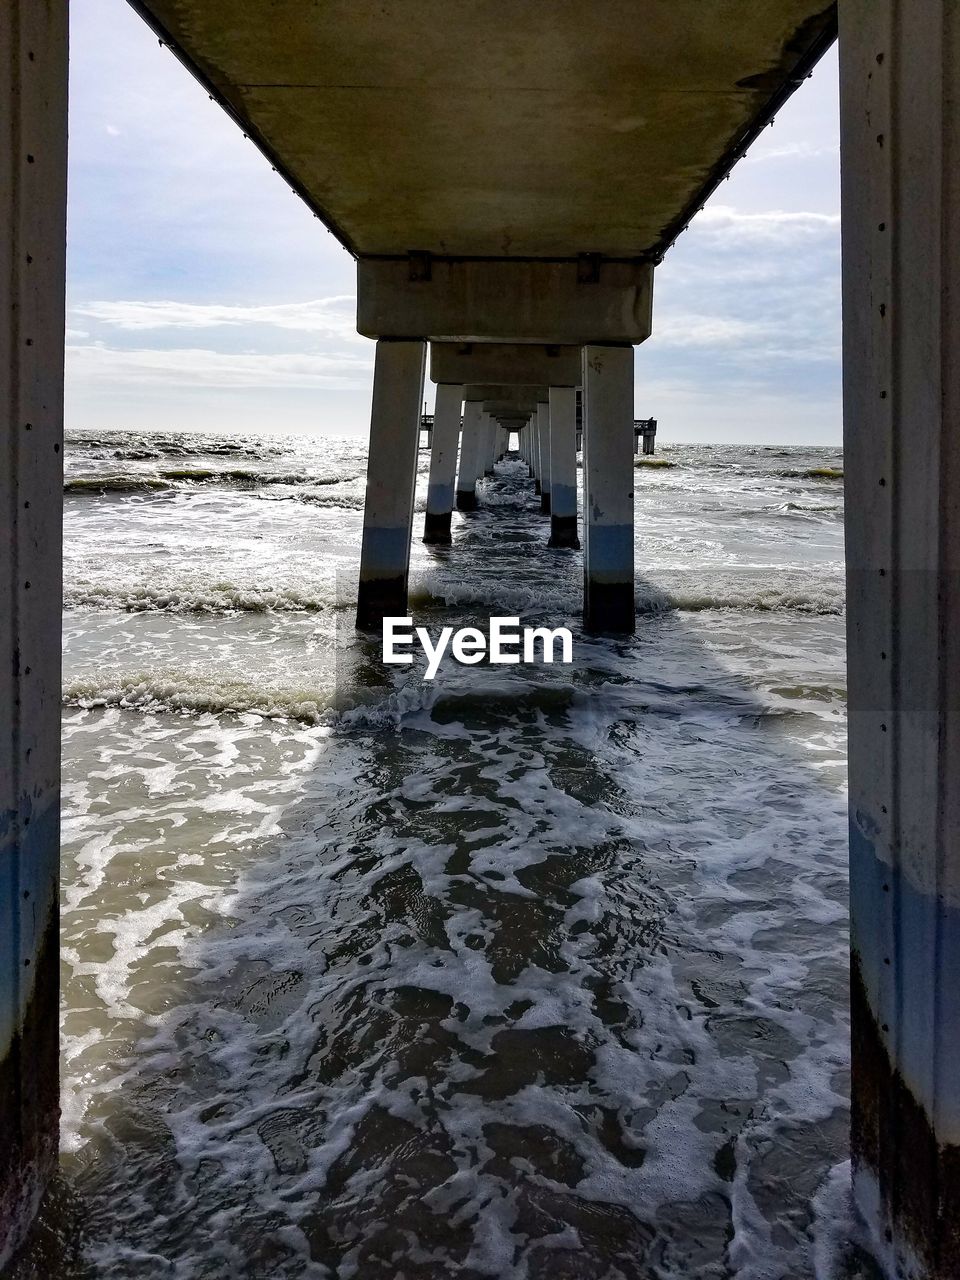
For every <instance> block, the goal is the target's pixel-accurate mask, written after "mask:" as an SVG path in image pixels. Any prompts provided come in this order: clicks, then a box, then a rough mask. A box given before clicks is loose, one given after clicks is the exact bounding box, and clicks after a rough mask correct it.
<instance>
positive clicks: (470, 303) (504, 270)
mask: <svg viewBox="0 0 960 1280" xmlns="http://www.w3.org/2000/svg"><path fill="white" fill-rule="evenodd" d="M586 266H587V268H588V269H586V270H585V269H584V264H581V263H578V262H575V261H568V262H538V261H531V260H529V259H514V260H504V259H489V258H488V259H467V260H463V261H459V260H450V259H449V258H442V259H435V260H432V261H431V262H430V263H429V266H426V265H423V266H415V265H413V264H411V262H410V260H409V259H408V258H361V259H360V261H359V262H358V263H357V329H358V330H359V332H360V333H362V334H364V335H365V336H366V337H368V338H404V337H409V336H410V335H411V334H422V335H423V336H424V337H426V338H429V339H430V340H431V341H433V342H455V343H470V342H484V341H486V342H498V343H500V342H503V341H504V339H510V340H512V341H514V342H518V343H522V342H530V343H534V344H536V345H544V344H546V345H554V344H556V345H560V346H564V345H566V346H571V345H572V346H583V345H584V344H585V343H587V342H608V343H617V342H619V343H625V342H632V343H637V342H644V341H645V340H646V339H647V338H648V337H649V336H650V329H651V323H652V313H653V267H652V266H650V264H649V263H646V262H637V261H631V262H609V261H604V262H601V263H597V264H586Z"/></svg>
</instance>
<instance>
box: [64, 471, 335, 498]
mask: <svg viewBox="0 0 960 1280" xmlns="http://www.w3.org/2000/svg"><path fill="white" fill-rule="evenodd" d="M355 479H356V476H341V475H333V476H317V475H310V474H309V473H307V472H300V471H297V472H286V473H285V472H274V471H255V470H251V469H249V468H243V467H234V468H231V469H230V470H224V469H222V468H217V467H172V468H167V469H164V470H161V471H156V472H150V473H146V472H144V473H139V472H134V473H129V474H117V475H110V474H105V475H93V476H68V477H67V478H66V479H65V480H64V482H63V491H64V493H70V494H95V495H96V494H105V493H141V492H144V491H151V490H160V489H174V488H178V487H181V486H183V485H188V486H192V485H198V486H199V485H205V486H206V485H227V486H236V487H246V488H260V487H265V486H269V485H278V486H280V485H287V486H317V487H323V486H328V485H338V484H349V483H351V482H352V481H354V480H355Z"/></svg>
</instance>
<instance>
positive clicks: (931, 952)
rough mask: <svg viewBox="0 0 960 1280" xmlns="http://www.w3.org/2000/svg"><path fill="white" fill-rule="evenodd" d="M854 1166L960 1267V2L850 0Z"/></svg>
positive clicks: (866, 1187) (906, 1254) (917, 1251)
mask: <svg viewBox="0 0 960 1280" xmlns="http://www.w3.org/2000/svg"><path fill="white" fill-rule="evenodd" d="M840 22H841V31H840V36H841V51H840V65H841V155H842V163H843V313H844V360H843V366H844V428H845V438H844V456H845V463H844V470H845V473H846V500H847V501H846V510H847V525H846V529H847V642H848V663H849V694H848V712H849V770H850V910H851V949H852V981H851V1004H852V1009H851V1013H852V1020H853V1031H852V1040H853V1042H852V1056H853V1076H852V1156H853V1170H854V1188H855V1194H856V1198H857V1202H858V1204H859V1206H860V1208H861V1211H862V1212H863V1214H864V1216H865V1218H866V1219H867V1222H868V1224H869V1226H870V1227H871V1228H872V1230H873V1231H874V1233H875V1240H876V1244H877V1249H878V1252H879V1253H880V1255H881V1256H882V1257H884V1259H885V1266H886V1269H887V1270H888V1272H889V1274H891V1275H894V1274H896V1275H898V1276H907V1277H910V1280H921V1278H923V1280H948V1278H955V1277H956V1276H958V1275H960V1197H958V1195H957V1186H958V1179H960V1071H958V1067H957V1046H958V1044H960V982H958V975H960V431H958V423H960V95H958V93H957V87H956V77H957V68H958V57H960V5H958V4H957V3H956V0H843V2H842V3H841V5H840Z"/></svg>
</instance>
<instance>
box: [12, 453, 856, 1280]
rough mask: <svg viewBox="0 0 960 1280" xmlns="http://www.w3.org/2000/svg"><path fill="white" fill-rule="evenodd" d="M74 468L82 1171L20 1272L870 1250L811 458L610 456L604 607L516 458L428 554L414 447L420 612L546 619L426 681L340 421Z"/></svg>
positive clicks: (490, 1264)
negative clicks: (622, 613)
mask: <svg viewBox="0 0 960 1280" xmlns="http://www.w3.org/2000/svg"><path fill="white" fill-rule="evenodd" d="M65 460H66V479H65V485H64V503H65V536H64V545H65V556H66V564H65V582H64V676H63V681H64V683H63V741H64V793H63V794H64V810H63V841H64V843H63V1094H62V1106H63V1150H62V1176H61V1179H60V1182H59V1184H58V1186H57V1187H56V1189H55V1191H54V1193H53V1194H52V1196H51V1198H50V1201H49V1202H48V1204H47V1206H46V1208H45V1210H44V1225H43V1227H42V1229H41V1231H40V1232H39V1233H38V1236H37V1243H35V1245H34V1246H32V1250H31V1252H30V1254H29V1256H28V1258H27V1261H26V1262H25V1263H24V1264H23V1269H22V1271H21V1272H20V1274H23V1275H27V1274H29V1275H43V1276H46V1275H50V1276H56V1277H59V1276H64V1277H87V1276H90V1277H103V1278H104V1280H133V1278H137V1280H139V1278H141V1277H142V1278H143V1280H154V1278H156V1280H166V1278H168V1277H169V1278H170V1280H196V1278H200V1277H204V1278H205V1277H210V1278H217V1280H219V1278H221V1277H223V1278H224V1280H226V1278H228V1277H229V1278H230V1280H237V1278H246V1277H250V1278H256V1280H260V1278H264V1280H266V1278H267V1277H271V1278H272V1277H283V1278H285V1277H296V1278H298V1280H300V1278H302V1280H320V1278H321V1277H322V1278H324V1280H328V1278H329V1280H332V1278H336V1280H348V1278H349V1280H353V1278H354V1277H356V1278H357V1280H444V1278H446V1277H458V1278H461V1280H481V1278H487V1277H503V1278H505V1280H542V1278H547V1277H549V1280H691V1278H692V1277H697V1278H703V1280H728V1278H729V1280H734V1278H736V1280H808V1278H813V1280H841V1278H842V1280H874V1278H875V1277H877V1276H879V1271H878V1270H876V1268H875V1264H874V1263H873V1262H872V1261H871V1259H870V1256H869V1252H868V1249H867V1247H866V1245H865V1243H864V1241H863V1239H862V1237H861V1233H860V1229H859V1227H858V1225H857V1221H856V1218H855V1216H854V1214H853V1211H852V1208H851V1204H850V1197H849V1191H848V1185H849V1174H850V1167H849V1150H848V1146H849V1138H848V1119H849V1109H848V1095H849V1074H848V1073H849V1048H848V1037H849V1024H848V999H847V978H848V962H847V946H848V943H847V872H846V817H845V762H844V748H845V723H844V711H845V698H844V618H843V610H844V589H843V484H842V470H843V459H842V455H841V453H840V452H839V450H838V449H834V448H806V447H783V446H774V447H767V448H765V447H760V446H736V445H684V444H672V443H669V442H668V443H665V444H661V445H659V446H658V450H657V454H656V455H655V457H653V458H650V459H638V460H637V466H636V467H635V480H636V565H637V627H636V634H635V635H633V636H630V637H627V638H611V637H598V636H592V635H587V634H585V633H584V632H583V629H582V626H581V622H580V609H581V600H582V559H581V555H580V553H579V552H578V551H570V550H554V549H550V548H549V547H548V545H547V539H548V535H549V527H548V526H549V520H548V518H547V517H544V516H543V515H542V514H541V513H540V500H539V498H537V497H536V495H535V493H534V486H533V483H532V481H531V480H530V478H529V476H528V475H527V469H526V467H525V466H524V464H523V463H522V462H521V461H520V460H519V458H518V457H517V456H515V455H514V456H508V457H507V458H506V459H505V460H503V461H501V462H500V463H499V464H498V465H497V467H496V469H495V474H494V475H492V476H490V477H488V478H487V479H485V480H484V481H483V482H482V484H481V485H480V488H479V495H480V509H479V510H478V511H476V512H473V513H465V514H460V513H454V517H453V538H452V544H451V545H450V546H449V547H435V546H426V545H424V544H423V542H422V526H423V511H424V499H425V491H426V479H427V470H428V463H429V455H428V453H427V451H426V450H425V449H422V450H421V452H420V461H419V471H418V487H417V500H416V507H415V515H414V540H413V551H412V560H411V582H410V611H411V615H412V617H413V619H414V622H415V623H416V624H417V625H422V626H425V627H427V628H428V629H429V630H430V631H431V633H434V634H435V633H436V631H437V630H438V629H439V628H440V627H442V626H454V627H460V626H470V625H473V626H480V627H481V628H482V629H486V627H487V621H488V619H489V617H490V616H491V615H499V616H511V617H516V618H518V619H519V620H520V625H521V626H523V625H529V626H534V625H536V626H549V627H558V626H567V627H569V628H570V629H571V630H572V632H573V638H574V652H573V657H574V661H573V663H572V664H570V665H562V664H560V663H554V664H553V665H536V666H524V665H520V666H504V665H496V666H495V665H491V664H489V663H487V662H483V663H481V664H479V665H471V666H467V665H461V664H459V663H457V662H456V661H455V660H453V659H452V658H451V657H449V656H447V657H446V658H445V659H444V661H443V663H442V665H441V667H440V670H439V672H438V674H437V676H436V678H435V679H434V680H432V681H426V680H424V678H423V675H424V666H425V663H424V662H423V661H422V660H421V661H418V662H416V663H414V664H413V665H411V666H390V667H387V666H384V664H383V662H382V661H381V649H380V639H379V637H378V636H377V635H362V634H360V635H358V634H357V633H356V632H355V630H354V627H353V606H354V602H355V598H356V580H357V571H358V561H359V546H360V537H361V527H362V517H363V500H364V485H365V471H366V448H365V445H364V444H363V443H361V442H358V441H357V440H350V439H337V438H333V437H328V436H323V435H319V434H318V435H317V436H315V437H311V438H306V437H296V438H284V437H281V436H278V435H267V434H264V435H262V436H257V437H252V436H251V437H245V436H239V435H230V434H221V435H212V434H210V435H203V434H197V433H175V432H149V433H148V432H133V431H102V432H98V431H85V432H73V433H71V434H70V435H69V437H68V442H67V448H66V453H65ZM38 1259H39V1261H38ZM31 1268H33V1270H31Z"/></svg>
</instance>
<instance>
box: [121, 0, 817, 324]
mask: <svg viewBox="0 0 960 1280" xmlns="http://www.w3.org/2000/svg"><path fill="white" fill-rule="evenodd" d="M133 3H134V7H135V8H136V9H137V10H139V11H140V12H141V13H142V14H143V15H144V16H145V17H146V18H147V20H148V21H149V22H151V24H152V25H153V26H154V28H155V29H156V31H157V33H158V35H160V36H161V38H162V39H164V40H165V41H166V42H167V43H169V44H171V46H172V47H173V48H174V50H175V52H177V53H178V54H179V56H181V57H182V58H183V59H184V60H185V61H186V62H187V63H188V64H189V65H190V67H191V69H192V70H193V71H194V72H195V73H196V74H197V75H199V76H200V78H201V79H202V80H203V81H204V82H205V83H206V85H207V87H208V89H209V90H210V92H212V93H213V94H214V95H215V96H216V97H217V98H219V99H220V100H221V101H222V102H223V103H224V105H226V106H227V108H228V109H229V110H230V111H231V113H232V114H233V115H234V116H235V117H236V119H237V121H238V123H239V124H241V125H242V127H243V129H244V131H245V132H246V133H247V134H248V135H249V136H250V137H251V138H252V139H253V140H254V141H255V142H256V143H257V144H258V145H259V146H260V147H261V148H262V149H263V150H264V151H265V153H266V154H267V155H268V157H269V158H270V161H271V163H272V164H274V165H275V166H276V167H277V168H278V170H279V171H280V172H281V173H283V174H284V176H285V177H286V178H287V179H288V181H290V182H291V183H292V184H293V185H294V186H295V188H296V189H297V190H298V191H299V192H300V193H301V195H302V196H303V197H304V199H305V200H306V201H307V203H308V204H309V205H310V206H311V208H312V209H313V210H314V211H315V212H316V213H317V214H318V215H319V216H320V217H321V218H322V220H323V221H324V222H325V223H326V225H327V226H328V227H330V229H331V230H332V231H333V232H334V234H335V235H337V236H338V237H339V239H340V240H341V241H342V242H343V244H344V245H345V246H346V247H347V248H348V249H349V250H350V251H351V252H352V253H354V254H356V255H358V256H364V257H370V256H376V257H379V256H387V257H390V256H401V257H405V256H406V255H407V254H408V253H410V252H411V251H418V252H427V253H431V254H434V255H437V256H451V257H458V256H470V257H480V258H509V259H516V258H534V259H551V258H576V257H577V256H578V255H580V254H601V255H603V256H605V257H607V258H620V259H627V260H635V259H638V258H645V257H646V258H651V259H655V258H657V257H659V256H660V254H661V253H662V252H663V250H664V249H665V248H666V247H667V246H668V245H669V243H670V242H671V241H672V240H673V238H674V237H675V235H676V234H677V232H678V231H679V230H681V229H682V228H683V227H684V226H685V225H686V223H687V222H688V221H689V219H690V217H691V216H692V215H693V214H694V213H695V212H696V210H697V209H698V208H699V206H700V205H701V204H702V203H703V200H704V198H705V196H706V194H708V192H709V190H710V189H711V188H712V186H713V185H715V184H716V182H717V181H719V180H720V179H721V178H722V177H723V176H725V174H726V172H727V170H728V169H729V167H730V165H731V164H732V163H733V162H734V161H735V160H736V158H737V157H738V156H739V155H740V153H741V152H742V150H743V148H744V145H745V143H746V142H747V141H748V139H749V136H750V134H751V132H752V130H753V129H754V128H756V127H758V126H760V125H762V123H763V122H765V120H766V119H767V118H768V117H769V114H770V112H771V110H772V109H775V108H776V106H777V105H778V103H779V102H780V101H782V100H783V99H784V98H785V97H787V96H789V94H790V93H791V92H792V91H793V89H794V88H795V87H796V83H797V82H798V80H799V79H802V77H803V76H804V75H806V73H807V71H808V70H809V68H810V66H811V65H812V64H813V63H814V62H815V61H816V59H817V57H819V55H820V53H822V52H823V50H824V49H825V48H826V47H827V46H828V45H829V43H830V42H831V40H832V39H833V36H834V34H835V30H836V17H835V7H834V5H833V4H826V3H824V0H765V3H762V4H758V3H757V0H724V3H722V4H704V3H703V0H607V3H605V4H604V6H603V11H602V18H601V16H600V15H599V14H598V13H597V12H596V11H595V10H593V9H591V8H590V6H585V5H584V4H582V3H580V2H579V0H555V3H553V4H551V5H550V6H549V7H548V8H546V9H545V8H544V6H542V5H540V4H534V3H531V2H530V0H521V2H520V3H516V0H481V2H480V3H476V0H407V2H406V3H402V4H401V3H397V0H386V3H384V0H327V2H326V3H324V4H322V5H321V4H304V3H303V0H269V2H268V0H133ZM387 193H389V194H388V195H387ZM391 336H407V337H421V336H430V335H421V334H407V335H391ZM502 336H503V337H504V338H505V339H507V340H509V339H510V338H511V337H512V336H513V335H512V334H511V333H509V332H506V333H504V334H503V335H502ZM593 336H594V337H595V338H596V339H597V340H601V339H602V337H603V335H600V334H597V335H593Z"/></svg>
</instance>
